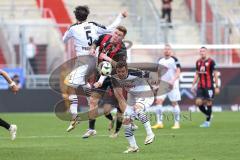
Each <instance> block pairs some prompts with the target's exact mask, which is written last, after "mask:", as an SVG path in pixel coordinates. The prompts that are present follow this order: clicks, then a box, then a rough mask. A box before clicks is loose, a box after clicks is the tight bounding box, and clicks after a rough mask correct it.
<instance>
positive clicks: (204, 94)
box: [197, 88, 215, 100]
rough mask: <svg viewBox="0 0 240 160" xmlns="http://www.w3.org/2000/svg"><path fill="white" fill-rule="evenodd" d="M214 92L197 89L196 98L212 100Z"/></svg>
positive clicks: (209, 89) (206, 89)
mask: <svg viewBox="0 0 240 160" xmlns="http://www.w3.org/2000/svg"><path fill="white" fill-rule="evenodd" d="M214 95H215V92H214V89H213V88H198V89H197V98H201V99H208V100H212V99H213V98H214Z"/></svg>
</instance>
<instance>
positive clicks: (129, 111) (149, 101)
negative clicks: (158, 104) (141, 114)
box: [123, 97, 154, 120]
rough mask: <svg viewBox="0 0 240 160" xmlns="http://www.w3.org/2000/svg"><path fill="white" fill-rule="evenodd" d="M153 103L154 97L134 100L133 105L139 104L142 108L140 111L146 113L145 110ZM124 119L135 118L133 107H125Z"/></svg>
mask: <svg viewBox="0 0 240 160" xmlns="http://www.w3.org/2000/svg"><path fill="white" fill-rule="evenodd" d="M153 102H154V97H148V98H139V99H137V100H136V103H135V104H140V105H141V106H142V110H143V111H146V109H147V108H149V107H150V106H151V105H152V104H153ZM123 117H124V118H130V119H132V120H134V119H135V118H136V112H135V110H134V108H133V106H129V105H128V106H127V107H126V109H125V112H124V114H123Z"/></svg>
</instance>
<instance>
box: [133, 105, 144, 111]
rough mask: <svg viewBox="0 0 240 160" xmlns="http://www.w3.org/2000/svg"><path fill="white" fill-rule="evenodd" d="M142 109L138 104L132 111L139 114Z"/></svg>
mask: <svg viewBox="0 0 240 160" xmlns="http://www.w3.org/2000/svg"><path fill="white" fill-rule="evenodd" d="M143 109H144V106H143V105H142V104H140V103H137V104H136V105H135V106H134V110H135V112H136V113H139V112H141V111H142V110H143Z"/></svg>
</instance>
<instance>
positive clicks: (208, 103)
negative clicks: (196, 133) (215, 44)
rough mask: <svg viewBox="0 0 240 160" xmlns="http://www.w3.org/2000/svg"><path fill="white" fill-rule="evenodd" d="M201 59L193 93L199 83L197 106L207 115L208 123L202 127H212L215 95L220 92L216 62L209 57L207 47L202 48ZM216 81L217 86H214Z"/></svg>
mask: <svg viewBox="0 0 240 160" xmlns="http://www.w3.org/2000/svg"><path fill="white" fill-rule="evenodd" d="M200 57H201V58H200V59H198V60H197V62H196V74H195V77H194V80H193V84H192V91H193V92H194V90H195V84H196V83H197V98H196V105H197V106H198V107H199V109H200V111H201V112H202V113H204V114H205V115H206V121H205V122H204V123H203V124H201V125H200V127H210V121H211V116H212V104H213V98H214V95H215V94H218V93H219V92H220V89H219V85H218V75H217V71H216V68H215V65H216V64H215V61H214V60H213V59H212V58H210V57H208V50H207V48H206V47H201V48H200ZM214 81H215V85H214Z"/></svg>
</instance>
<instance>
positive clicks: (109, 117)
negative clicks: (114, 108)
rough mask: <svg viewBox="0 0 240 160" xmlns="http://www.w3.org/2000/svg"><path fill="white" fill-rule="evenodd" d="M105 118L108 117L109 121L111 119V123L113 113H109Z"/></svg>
mask: <svg viewBox="0 0 240 160" xmlns="http://www.w3.org/2000/svg"><path fill="white" fill-rule="evenodd" d="M105 117H106V118H107V119H109V120H110V121H112V120H113V116H112V114H111V113H109V114H108V115H105Z"/></svg>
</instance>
